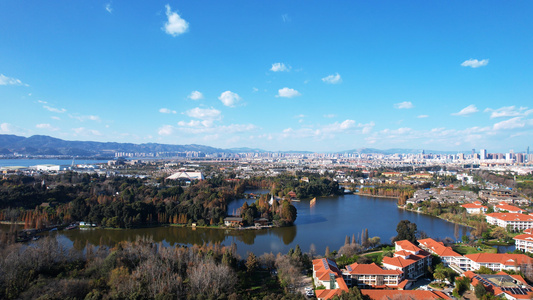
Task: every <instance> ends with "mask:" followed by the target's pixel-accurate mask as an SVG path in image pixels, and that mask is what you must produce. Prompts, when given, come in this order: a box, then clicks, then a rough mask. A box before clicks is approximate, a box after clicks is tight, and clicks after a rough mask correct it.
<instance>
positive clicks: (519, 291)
mask: <svg viewBox="0 0 533 300" xmlns="http://www.w3.org/2000/svg"><path fill="white" fill-rule="evenodd" d="M463 275H464V276H466V277H468V278H470V279H471V280H472V286H476V285H477V284H478V283H480V282H481V283H482V284H483V285H484V286H485V289H486V290H487V291H491V292H492V293H493V294H494V296H496V297H498V298H499V299H508V300H518V299H531V298H532V297H533V287H531V286H530V285H529V284H527V282H526V281H525V280H524V278H523V277H522V276H520V275H509V274H507V273H505V272H499V273H497V274H475V273H474V272H471V271H467V272H465V273H464V274H463Z"/></svg>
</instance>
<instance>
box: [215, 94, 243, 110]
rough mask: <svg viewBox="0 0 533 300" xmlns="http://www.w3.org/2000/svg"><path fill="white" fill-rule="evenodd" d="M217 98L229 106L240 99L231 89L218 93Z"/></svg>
mask: <svg viewBox="0 0 533 300" xmlns="http://www.w3.org/2000/svg"><path fill="white" fill-rule="evenodd" d="M218 99H219V100H220V101H222V103H223V104H224V105H226V106H229V107H233V106H235V104H237V103H238V102H239V101H241V97H240V96H239V95H237V94H236V93H234V92H231V91H225V92H223V93H222V94H220V97H218Z"/></svg>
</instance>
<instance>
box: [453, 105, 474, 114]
mask: <svg viewBox="0 0 533 300" xmlns="http://www.w3.org/2000/svg"><path fill="white" fill-rule="evenodd" d="M478 111H479V110H478V109H477V107H476V106H475V105H474V104H470V105H468V106H467V107H465V108H463V109H461V111H459V112H456V113H453V114H452V116H467V115H470V114H473V113H476V112H478Z"/></svg>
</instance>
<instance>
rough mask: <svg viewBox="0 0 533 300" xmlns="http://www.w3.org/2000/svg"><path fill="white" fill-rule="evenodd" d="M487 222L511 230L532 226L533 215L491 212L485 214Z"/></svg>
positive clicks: (520, 229) (521, 229)
mask: <svg viewBox="0 0 533 300" xmlns="http://www.w3.org/2000/svg"><path fill="white" fill-rule="evenodd" d="M485 217H486V219H487V223H489V224H491V225H497V226H500V227H503V228H507V229H509V230H513V231H523V230H524V229H528V228H533V217H532V216H530V215H524V214H517V213H491V214H487V215H486V216H485Z"/></svg>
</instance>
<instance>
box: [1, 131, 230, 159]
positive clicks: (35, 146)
mask: <svg viewBox="0 0 533 300" xmlns="http://www.w3.org/2000/svg"><path fill="white" fill-rule="evenodd" d="M185 151H200V152H203V153H218V152H224V151H225V150H223V149H218V148H213V147H208V146H202V145H165V144H155V143H147V144H132V143H110V142H107V143H102V142H89V141H65V140H62V139H57V138H53V137H50V136H45V135H34V136H30V137H22V136H16V135H6V134H3V135H0V154H13V153H15V152H17V153H20V154H25V155H69V156H113V155H114V153H115V152H128V153H155V152H185Z"/></svg>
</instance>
